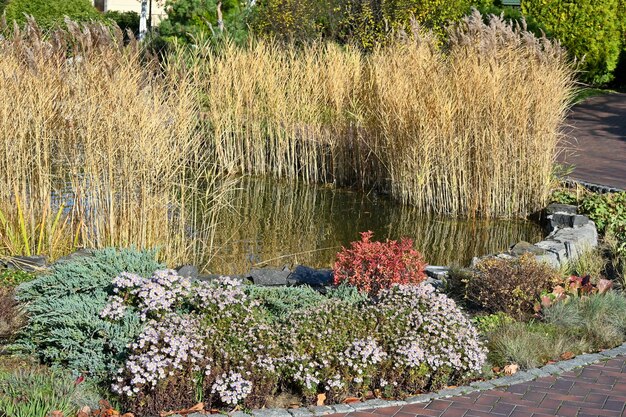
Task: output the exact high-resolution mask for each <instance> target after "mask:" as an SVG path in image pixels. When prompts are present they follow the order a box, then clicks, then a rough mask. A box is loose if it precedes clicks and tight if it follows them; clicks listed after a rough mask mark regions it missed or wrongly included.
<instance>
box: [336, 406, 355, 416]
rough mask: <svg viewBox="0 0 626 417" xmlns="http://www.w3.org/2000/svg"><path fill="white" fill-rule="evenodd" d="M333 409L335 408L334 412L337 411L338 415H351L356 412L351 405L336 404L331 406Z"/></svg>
mask: <svg viewBox="0 0 626 417" xmlns="http://www.w3.org/2000/svg"><path fill="white" fill-rule="evenodd" d="M331 407H332V408H333V410H335V412H336V413H340V414H344V413H351V412H353V411H356V410H355V409H354V408H352V407H351V406H350V405H349V404H335V405H331Z"/></svg>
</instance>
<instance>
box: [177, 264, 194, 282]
mask: <svg viewBox="0 0 626 417" xmlns="http://www.w3.org/2000/svg"><path fill="white" fill-rule="evenodd" d="M176 272H177V273H178V275H179V276H181V277H185V278H191V279H197V278H198V274H199V271H198V268H196V267H195V266H194V265H183V266H179V267H178V268H176Z"/></svg>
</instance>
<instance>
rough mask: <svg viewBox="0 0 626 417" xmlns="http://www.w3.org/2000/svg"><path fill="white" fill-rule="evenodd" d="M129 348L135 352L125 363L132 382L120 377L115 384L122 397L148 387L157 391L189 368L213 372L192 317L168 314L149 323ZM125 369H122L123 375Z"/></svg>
mask: <svg viewBox="0 0 626 417" xmlns="http://www.w3.org/2000/svg"><path fill="white" fill-rule="evenodd" d="M130 348H131V349H132V350H133V351H134V352H136V353H135V354H133V355H131V356H130V357H129V358H128V360H127V361H126V369H125V370H126V371H127V372H128V373H129V374H130V375H131V377H130V380H128V381H127V382H126V383H125V381H126V379H125V378H124V377H123V376H122V375H120V376H119V377H118V379H117V383H116V384H114V385H113V390H114V391H115V392H117V393H119V394H125V395H127V396H132V395H133V394H136V393H138V392H139V391H140V389H142V388H143V387H144V386H146V385H147V386H150V387H153V388H154V387H155V386H156V384H157V383H158V382H159V381H160V380H162V379H165V378H167V377H169V376H173V375H174V374H175V372H176V371H179V370H182V369H184V368H185V367H187V366H191V367H192V369H193V370H194V371H200V370H201V369H202V368H204V369H206V370H210V364H208V363H207V364H205V363H204V362H206V359H205V348H204V340H203V338H202V336H201V335H200V334H199V326H198V323H197V321H196V320H195V319H193V318H191V317H187V316H180V315H177V314H168V315H167V316H165V317H164V318H163V319H161V320H159V321H157V320H150V321H149V322H148V323H147V324H146V327H145V328H144V330H143V332H141V334H140V335H139V338H138V340H137V341H136V342H134V343H132V344H131V346H130ZM125 370H124V369H120V374H122V373H124V371H125Z"/></svg>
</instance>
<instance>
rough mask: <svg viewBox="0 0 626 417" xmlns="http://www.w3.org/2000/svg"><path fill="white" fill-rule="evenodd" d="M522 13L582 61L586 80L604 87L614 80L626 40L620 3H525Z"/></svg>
mask: <svg viewBox="0 0 626 417" xmlns="http://www.w3.org/2000/svg"><path fill="white" fill-rule="evenodd" d="M522 12H523V13H524V14H525V15H528V16H532V17H533V18H534V19H536V20H537V21H538V22H540V23H541V24H542V25H544V26H545V27H546V28H547V29H548V31H549V32H550V33H551V34H552V35H553V36H554V37H555V38H557V39H559V40H560V41H561V42H562V43H563V45H564V46H565V47H566V48H567V49H568V51H569V52H570V54H571V55H572V56H573V57H576V58H577V59H578V60H579V61H582V67H581V68H580V69H581V71H582V72H581V76H582V77H583V79H584V80H586V81H588V82H591V83H594V84H604V83H606V82H608V81H610V80H611V79H612V77H613V71H614V70H615V68H616V66H617V61H618V57H619V53H620V49H621V47H622V42H623V36H624V32H621V30H622V27H621V23H620V15H619V0H577V1H569V0H551V1H545V0H524V1H522Z"/></svg>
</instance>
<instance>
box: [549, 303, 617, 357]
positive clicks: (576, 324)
mask: <svg viewBox="0 0 626 417" xmlns="http://www.w3.org/2000/svg"><path fill="white" fill-rule="evenodd" d="M543 316H544V320H545V321H546V322H547V323H549V324H551V325H553V326H557V327H559V328H561V329H564V330H565V331H567V332H568V333H569V334H570V335H572V336H573V337H576V338H578V339H580V340H585V341H586V342H587V343H589V344H590V346H592V347H593V348H594V349H605V348H610V347H614V346H616V345H618V344H621V343H623V342H624V341H625V340H626V297H624V295H623V294H622V293H620V292H617V291H611V292H608V293H606V294H602V295H600V294H593V295H590V296H589V297H580V298H572V299H570V300H569V301H568V302H563V303H556V304H554V305H553V306H551V307H549V308H547V309H544V310H543Z"/></svg>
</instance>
